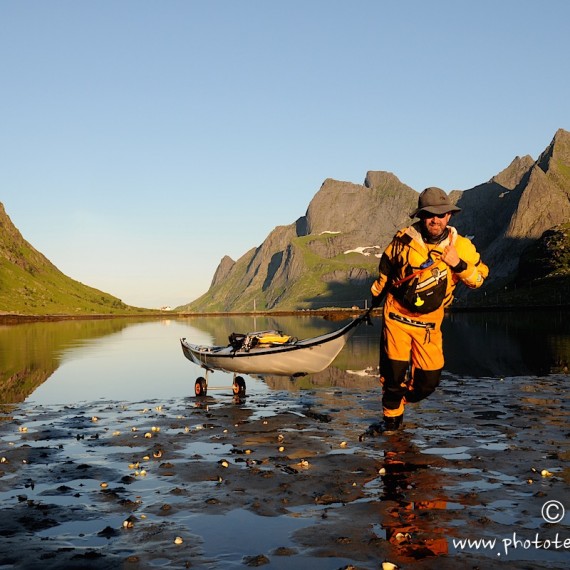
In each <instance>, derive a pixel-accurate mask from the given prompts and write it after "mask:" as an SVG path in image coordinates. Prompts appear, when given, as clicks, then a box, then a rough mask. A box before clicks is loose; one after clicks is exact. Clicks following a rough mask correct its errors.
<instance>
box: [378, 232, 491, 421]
mask: <svg viewBox="0 0 570 570" xmlns="http://www.w3.org/2000/svg"><path fill="white" fill-rule="evenodd" d="M447 230H448V231H447V236H446V237H445V239H443V240H442V241H441V242H439V243H437V244H429V243H426V242H425V241H424V240H423V238H422V234H421V230H420V225H419V222H416V223H415V224H413V225H411V226H409V227H408V228H405V229H403V230H401V231H399V232H398V233H397V234H396V235H395V236H394V238H393V239H392V241H391V242H390V244H389V245H388V247H387V248H386V250H385V251H384V253H383V255H382V258H381V259H380V266H379V271H380V274H379V277H378V279H377V280H376V281H375V282H374V283H373V284H372V287H371V291H372V295H373V296H374V297H375V298H376V299H377V300H378V301H379V300H380V299H381V298H383V297H384V296H385V297H386V300H385V303H384V313H383V315H384V325H383V331H382V345H381V357H380V374H381V377H382V382H383V397H382V405H383V408H384V416H386V417H396V416H400V415H401V414H403V412H404V404H405V402H419V401H420V400H422V399H423V398H426V397H427V396H429V395H430V394H431V393H432V392H433V391H434V390H435V388H436V387H437V385H438V384H439V380H440V377H441V370H442V368H443V364H444V358H443V346H442V335H441V322H442V320H443V314H444V309H445V307H447V306H448V305H450V304H451V302H452V301H453V292H454V290H455V286H456V285H457V283H458V282H459V281H462V282H463V283H465V285H467V286H468V287H470V288H473V289H475V288H478V287H480V286H481V285H482V284H483V281H484V280H485V278H486V277H487V275H488V273H489V269H488V267H487V266H486V265H485V264H484V263H483V262H482V261H481V258H480V256H479V254H478V253H477V250H476V249H475V246H474V245H473V244H472V243H471V241H470V240H469V239H468V238H466V237H463V236H460V235H459V234H458V233H457V230H456V229H455V228H454V227H451V226H447ZM450 243H452V244H453V245H454V246H455V249H456V251H457V253H458V255H459V258H460V260H461V262H460V263H459V265H458V266H456V267H454V268H453V269H452V268H451V267H449V266H448V265H447V264H446V263H445V262H444V261H442V260H441V254H442V252H443V249H444V248H445V247H446V246H447V245H449V244H450ZM410 358H411V364H412V370H413V374H412V378H407V377H406V376H407V370H408V367H409V362H410Z"/></svg>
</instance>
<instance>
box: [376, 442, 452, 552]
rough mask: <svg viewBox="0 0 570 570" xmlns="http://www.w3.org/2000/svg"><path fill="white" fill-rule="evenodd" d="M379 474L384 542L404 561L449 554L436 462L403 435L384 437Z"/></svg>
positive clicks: (442, 498) (444, 502) (447, 530)
mask: <svg viewBox="0 0 570 570" xmlns="http://www.w3.org/2000/svg"><path fill="white" fill-rule="evenodd" d="M384 445H385V452H384V461H383V463H382V466H381V469H380V474H381V479H382V483H383V492H382V495H381V500H382V501H386V502H388V503H393V504H394V505H393V506H390V505H386V509H383V512H384V513H385V516H384V520H383V521H382V528H383V530H384V532H385V533H386V540H388V541H389V542H390V543H391V544H393V545H394V546H395V547H396V548H397V553H398V555H400V556H401V557H402V558H403V559H411V560H418V559H421V558H425V557H429V556H439V555H442V554H447V553H448V541H447V536H448V534H449V529H447V528H444V527H443V526H441V520H440V519H441V518H443V519H444V520H445V519H446V518H447V517H446V516H445V515H446V510H447V498H446V496H445V493H444V491H443V489H442V472H441V470H439V469H437V468H434V467H435V466H434V462H437V461H438V460H437V458H434V457H433V456H432V457H429V460H430V464H428V463H427V456H426V455H423V454H421V453H420V452H419V450H418V448H417V447H416V446H415V445H414V444H413V443H412V442H411V440H410V434H408V433H406V432H405V431H402V432H398V433H394V434H392V435H387V436H386V438H385V442H384Z"/></svg>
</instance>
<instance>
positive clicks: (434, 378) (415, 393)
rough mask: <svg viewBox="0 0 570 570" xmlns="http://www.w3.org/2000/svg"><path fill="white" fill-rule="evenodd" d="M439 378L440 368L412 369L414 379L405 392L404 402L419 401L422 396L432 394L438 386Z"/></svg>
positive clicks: (425, 396)
mask: <svg viewBox="0 0 570 570" xmlns="http://www.w3.org/2000/svg"><path fill="white" fill-rule="evenodd" d="M440 379H441V369H439V370H421V369H419V368H416V369H415V371H414V381H413V384H412V387H411V388H410V389H409V390H408V391H407V392H406V402H410V403H412V404H413V403H415V402H420V401H421V400H423V399H424V398H427V397H428V396H429V395H431V394H433V392H434V391H435V389H436V388H437V387H438V386H439V381H440Z"/></svg>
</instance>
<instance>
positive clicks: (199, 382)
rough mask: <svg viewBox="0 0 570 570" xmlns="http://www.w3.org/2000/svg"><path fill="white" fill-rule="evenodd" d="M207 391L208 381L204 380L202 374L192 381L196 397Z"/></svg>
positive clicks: (203, 394)
mask: <svg viewBox="0 0 570 570" xmlns="http://www.w3.org/2000/svg"><path fill="white" fill-rule="evenodd" d="M207 392H208V383H207V382H206V379H205V378H204V377H203V376H200V378H197V379H196V382H195V383H194V394H196V397H199V396H205V395H206V393H207Z"/></svg>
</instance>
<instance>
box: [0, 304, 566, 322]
mask: <svg viewBox="0 0 570 570" xmlns="http://www.w3.org/2000/svg"><path fill="white" fill-rule="evenodd" d="M367 310H368V309H361V308H349V309H344V308H330V309H302V310H269V311H206V312H201V313H186V312H176V311H156V312H152V311H151V310H150V309H149V312H148V313H137V314H133V313H117V314H106V313H100V314H78V315H74V314H66V313H62V314H47V315H36V314H20V313H8V312H5V313H0V325H1V324H4V325H10V324H21V323H26V322H42V321H43V322H55V321H73V320H101V319H177V318H184V319H186V318H194V317H233V316H275V317H287V316H300V317H302V316H317V317H323V318H325V319H326V318H335V317H337V318H338V317H347V318H348V317H349V316H353V315H361V314H364V313H366V312H367ZM541 310H560V311H567V310H570V304H551V305H503V306H497V305H489V306H479V305H477V306H465V307H450V308H448V309H446V313H447V314H453V313H486V312H488V313H497V312H507V313H508V312H515V311H541ZM370 314H371V315H374V316H381V315H382V307H378V308H375V309H373V310H372V311H371V313H370Z"/></svg>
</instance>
